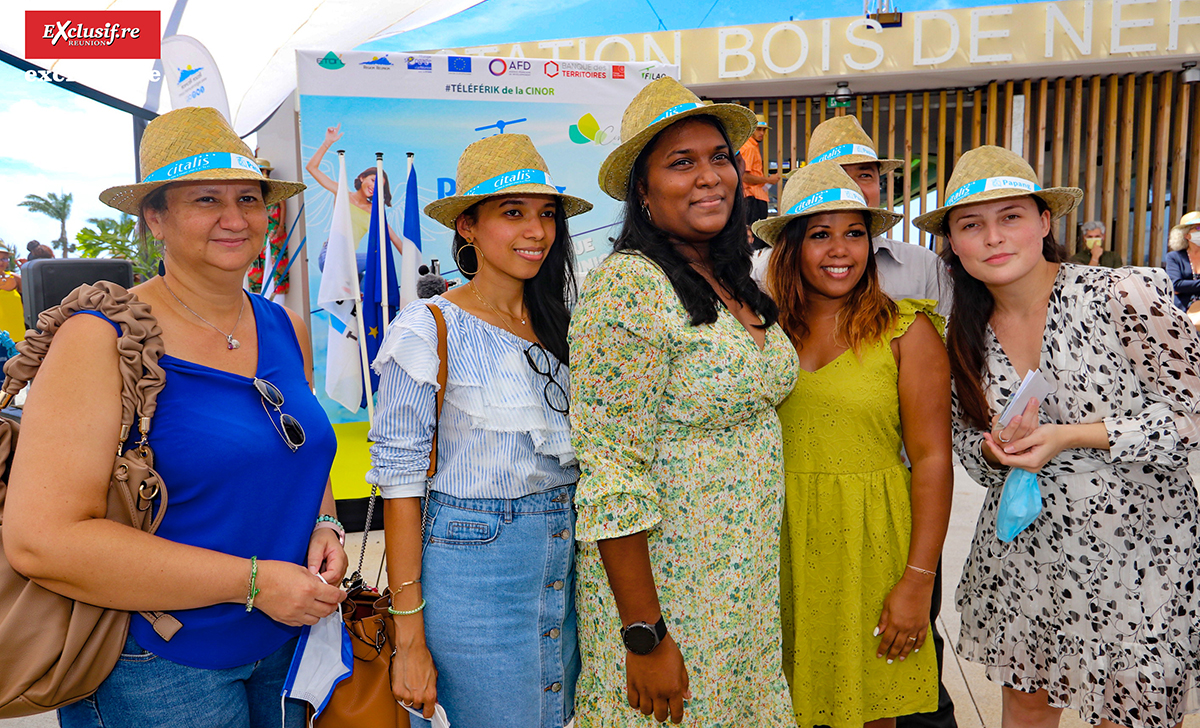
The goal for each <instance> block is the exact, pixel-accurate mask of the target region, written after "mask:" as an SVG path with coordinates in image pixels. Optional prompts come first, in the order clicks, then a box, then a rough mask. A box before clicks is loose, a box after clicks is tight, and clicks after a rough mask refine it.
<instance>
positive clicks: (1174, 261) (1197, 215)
mask: <svg viewBox="0 0 1200 728" xmlns="http://www.w3.org/2000/svg"><path fill="white" fill-rule="evenodd" d="M1167 248H1168V249H1169V252H1168V253H1167V254H1166V255H1165V256H1164V257H1163V267H1164V268H1166V269H1167V277H1168V278H1170V279H1171V287H1172V288H1173V289H1174V293H1175V295H1174V299H1173V300H1174V303H1175V307H1176V308H1178V309H1179V310H1180V311H1185V312H1186V311H1188V310H1190V309H1191V308H1192V305H1193V304H1195V303H1196V302H1197V301H1200V210H1193V211H1192V212H1189V213H1187V214H1186V215H1184V216H1183V217H1181V218H1179V224H1178V225H1176V226H1174V227H1172V228H1171V234H1170V236H1169V237H1168V239H1167Z"/></svg>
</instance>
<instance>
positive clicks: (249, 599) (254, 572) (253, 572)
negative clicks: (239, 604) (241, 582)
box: [246, 556, 259, 612]
mask: <svg viewBox="0 0 1200 728" xmlns="http://www.w3.org/2000/svg"><path fill="white" fill-rule="evenodd" d="M256 581H258V557H257V556H251V557H250V588H249V590H247V592H246V611H247V612H252V611H254V597H256V596H258V592H259V590H258V588H257V587H255V586H254V582H256Z"/></svg>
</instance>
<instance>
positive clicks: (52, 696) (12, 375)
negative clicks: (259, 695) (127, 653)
mask: <svg viewBox="0 0 1200 728" xmlns="http://www.w3.org/2000/svg"><path fill="white" fill-rule="evenodd" d="M85 310H88V311H99V312H100V313H103V314H104V315H105V316H107V317H108V318H109V319H110V320H111V321H113V322H115V323H117V324H119V325H120V326H121V331H122V335H121V336H120V337H119V338H118V339H117V350H118V352H119V354H120V370H121V381H122V387H121V440H120V442H119V443H117V456H116V459H115V461H114V462H113V472H112V478H111V480H110V482H109V488H108V512H107V514H106V516H105V517H106V518H108V519H109V520H112V521H116V522H117V523H121V524H124V525H126V526H131V527H133V528H137V529H140V530H142V531H145V532H147V533H154V531H155V530H156V529H157V528H158V525H159V523H161V522H162V518H163V514H164V513H165V512H166V509H167V490H166V486H165V485H164V484H163V482H162V479H161V478H159V476H158V473H156V472H155V471H154V453H153V452H151V450H150V447H149V445H147V444H146V435H147V434H148V432H149V430H150V421H151V418H153V417H154V408H155V402H156V400H157V397H158V393H159V392H160V391H161V390H162V387H163V383H164V373H163V370H162V367H160V366H159V365H158V358H159V356H160V355H161V354H162V351H163V343H162V336H161V334H162V332H161V330H160V329H159V328H158V322H157V321H156V320H155V319H154V316H153V315H151V313H150V307H149V306H148V305H146V304H144V303H142V302H141V301H139V300H138V299H137V297H136V296H135V295H133V294H132V293H130V292H128V291H126V290H125V289H124V288H122V287H121V286H118V285H116V284H114V283H108V282H102V283H97V284H95V285H85V286H80V287H79V288H77V289H75V290H74V291H73V292H72V293H71V294H70V295H69V296H67V297H66V298H65V299H64V300H63V302H62V304H61V305H59V306H56V307H54V308H51V309H48V310H47V311H45V312H43V313H42V315H41V316H39V317H38V328H39V329H40V330H37V331H33V330H31V331H29V332H27V333H26V336H25V340H24V341H22V342H20V343H18V344H17V351H18V356H16V357H14V358H12V359H9V360H8V363H7V364H5V365H4V373H5V375H6V378H5V381H4V386H3V394H2V395H0V407H4V406H7V405H8V403H9V402H10V401H11V400H12V397H13V396H14V395H15V394H16V393H17V392H19V391H21V388H22V387H24V386H25V383H26V382H28V381H29V380H31V379H33V376H34V374H36V373H37V370H38V367H39V366H40V365H41V363H42V360H43V359H44V358H45V356H46V352H47V351H48V350H49V348H50V342H51V341H52V340H53V339H54V334H55V332H57V331H58V328H59V327H60V326H61V325H62V323H63V322H64V321H66V320H67V319H68V318H70V317H71V315H73V314H75V313H77V312H79V311H85ZM135 425H136V426H137V428H138V431H139V432H140V434H141V441H140V442H139V443H137V444H136V445H135V446H134V447H132V448H130V449H129V450H128V451H126V452H124V453H122V452H120V450H121V449H122V447H123V444H124V442H125V440H126V439H127V437H128V435H129V433H130V432H132V431H133V428H134V426H135ZM18 430H19V428H18V426H17V424H16V423H15V422H13V421H11V420H8V419H3V418H0V462H2V463H3V465H2V472H0V537H2V536H3V523H4V500H5V496H6V495H7V492H8V476H9V472H10V467H11V466H12V455H13V451H14V450H15V449H16V445H17V434H18ZM156 500H157V503H155V501H156ZM0 556H3V554H0ZM141 614H142V615H143V616H144V617H146V619H147V620H149V621H150V623H151V624H153V625H154V629H155V631H157V632H158V633H159V634H160V635H161V636H162V637H163V638H164V639H170V638H171V637H172V636H174V634H175V632H177V631H178V630H179V628H180V626H181V625H180V624H179V621H178V620H176V619H175V618H174V617H172V616H171V615H169V614H163V613H161V612H141ZM128 631H129V612H125V611H121V610H117V609H105V608H103V607H97V606H95V605H92V604H86V603H84V602H80V601H76V600H74V599H69V598H67V597H64V596H62V595H60V594H56V593H55V592H52V591H49V590H48V589H44V588H43V587H41V586H39V585H37V584H35V583H34V582H32V581H30V580H29V579H26V578H25V577H24V576H22V575H21V574H18V573H17V572H15V571H13V569H12V567H11V566H9V563H8V559H7V557H3V558H0V718H14V717H17V716H22V715H32V714H34V713H41V712H45V711H49V710H54V709H56V708H60V707H62V706H64V705H67V704H68V703H72V702H75V701H76V700H81V699H83V698H86V697H87V696H89V695H91V694H92V693H94V692H95V691H96V688H98V687H99V686H100V683H101V682H103V681H104V679H105V678H106V677H108V675H109V673H110V672H112V669H113V666H114V665H116V663H117V658H118V657H120V655H121V650H122V648H123V647H124V646H125V638H126V635H127V633H128Z"/></svg>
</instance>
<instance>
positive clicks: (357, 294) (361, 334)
mask: <svg viewBox="0 0 1200 728" xmlns="http://www.w3.org/2000/svg"><path fill="white" fill-rule="evenodd" d="M337 153H338V163H339V164H341V165H343V166H344V165H345V164H346V150H345V149H339V150H337ZM375 182H376V186H375V189H376V190H378V189H379V185H378V182H379V178H378V177H376V178H375ZM351 277H352V278H353V279H354V326H355V328H357V329H358V354H359V357H358V359H359V361H360V362H361V363H362V375H363V391H364V392H366V393H367V397H366V399H367V421H368V422H370V423H371V424H372V425H374V424H375V402H374V400H373V399H372V397H371V395H372V394H373V392H371V364H370V362H369V361H368V357H367V336H366V332H365V331H364V330H363V314H362V302H363V296H362V288H361V287H359V285H358V268H357V266H356V267H355V270H354V275H353V276H351Z"/></svg>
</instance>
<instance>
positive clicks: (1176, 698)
mask: <svg viewBox="0 0 1200 728" xmlns="http://www.w3.org/2000/svg"><path fill="white" fill-rule="evenodd" d="M1154 273H1155V271H1151V270H1148V269H1139V268H1119V269H1116V270H1110V269H1107V268H1093V267H1089V266H1077V265H1071V264H1063V265H1062V267H1061V269H1060V271H1059V273H1058V277H1057V279H1056V281H1055V284H1054V292H1053V293H1052V294H1051V297H1050V306H1049V310H1048V312H1047V316H1046V329H1045V334H1044V337H1043V339H1042V354H1041V369H1042V372H1043V373H1044V374H1045V375H1046V377H1047V379H1048V380H1049V381H1050V383H1051V385H1052V386H1054V387H1056V391H1055V393H1054V394H1053V395H1051V396H1050V397H1048V398H1047V401H1046V402H1045V403H1043V405H1042V408H1041V417H1040V419H1041V422H1042V423H1049V422H1054V423H1060V424H1076V423H1091V422H1104V423H1105V425H1106V426H1107V428H1108V437H1109V445H1110V449H1109V450H1108V451H1102V450H1091V449H1088V450H1082V449H1075V450H1066V451H1064V452H1062V453H1061V454H1059V455H1058V456H1057V457H1055V458H1054V459H1053V460H1051V461H1050V462H1049V463H1047V464H1046V465H1045V466H1044V467H1043V468H1042V470H1041V471H1040V472H1039V474H1038V477H1039V481H1040V484H1041V491H1042V499H1043V511H1042V513H1041V514H1040V515H1039V516H1038V518H1037V520H1036V521H1034V523H1033V525H1031V526H1030V527H1029V528H1028V529H1026V530H1025V531H1024V532H1023V533H1021V534H1020V535H1018V536H1017V537H1016V539H1015V540H1013V541H1012V542H1011V543H1008V544H1004V543H1002V542H1001V541H1000V540H999V539H998V538H997V537H996V507H997V504H998V503H999V500H1000V490H1001V486H1002V485H1003V483H1004V478H1005V476H1006V475H1007V470H1006V469H993V468H992V467H990V466H989V465H988V464H987V463H986V462H985V461H984V460H983V457H982V455H981V452H980V444H981V442H982V439H983V433H982V432H981V431H979V430H976V429H974V428H972V427H970V426H969V425H967V424H966V423H965V422H964V420H963V418H962V413H961V411H960V410H959V409H958V402H957V398H956V400H955V406H954V447H955V450H956V451H957V453H958V455H959V457H960V458H961V459H962V462H963V465H964V466H965V467H966V468H967V470H968V472H970V474H971V477H973V478H974V479H975V480H976V481H978V482H979V483H981V484H983V485H984V486H987V487H988V489H989V490H988V494H987V497H986V499H985V501H984V506H983V511H982V512H981V513H980V515H979V522H978V523H977V524H976V527H975V537H974V541H973V543H972V544H971V554H970V557H969V558H968V559H967V564H966V568H965V570H964V572H963V577H962V582H961V583H960V584H959V587H958V592H957V595H956V596H957V601H958V609H959V611H960V612H962V632H961V635H960V637H959V644H958V649H959V652H960V653H961V654H962V655H963V656H964V657H965V658H966V659H968V660H971V661H972V662H978V663H982V664H983V665H985V666H986V667H987V674H988V677H989V679H990V680H992V681H993V682H996V683H999V684H1001V685H1004V686H1007V687H1011V688H1016V689H1017V690H1021V691H1024V692H1034V691H1036V690H1038V689H1045V690H1046V691H1047V692H1048V693H1049V696H1050V704H1051V705H1054V706H1058V707H1070V708H1074V709H1076V710H1078V711H1079V713H1080V716H1081V717H1082V718H1083V720H1085V721H1087V722H1089V723H1091V724H1093V725H1095V724H1098V723H1099V722H1100V720H1101V719H1102V718H1103V719H1108V720H1110V721H1112V722H1114V723H1117V724H1119V725H1124V726H1131V727H1132V728H1169V727H1170V726H1173V725H1174V724H1175V723H1177V722H1178V721H1180V720H1182V719H1183V716H1184V714H1186V713H1191V712H1196V711H1198V710H1200V685H1198V684H1197V676H1198V675H1200V671H1198V667H1200V666H1198V661H1200V628H1198V625H1197V618H1198V616H1200V592H1198V591H1197V587H1198V584H1197V580H1196V577H1197V572H1198V571H1200V568H1198V559H1200V542H1198V541H1197V502H1196V501H1197V499H1196V490H1195V487H1194V486H1193V483H1192V479H1191V477H1190V476H1189V475H1188V473H1187V459H1188V453H1189V451H1190V450H1191V449H1193V448H1195V447H1196V445H1197V439H1198V438H1200V415H1197V412H1200V376H1198V375H1197V367H1198V366H1200V336H1198V335H1197V333H1196V330H1195V329H1194V328H1193V327H1192V326H1191V324H1190V323H1189V322H1188V320H1187V319H1186V318H1185V317H1184V316H1183V315H1182V314H1181V313H1180V312H1179V311H1178V310H1177V309H1176V308H1175V307H1174V306H1173V305H1172V304H1171V299H1170V295H1169V293H1167V292H1166V290H1165V281H1157V280H1156V276H1154V275H1152V274H1154ZM1157 273H1158V274H1161V271H1157ZM987 337H988V343H987V347H988V352H987V353H988V358H987V361H988V369H989V375H990V376H989V377H988V378H987V379H986V380H985V386H987V396H988V400H989V402H990V404H991V407H992V410H993V412H999V411H1000V409H1001V407H1002V406H1003V404H1004V403H1005V402H1007V401H1008V398H1009V396H1010V395H1011V394H1012V393H1013V392H1014V391H1015V390H1016V388H1017V386H1018V385H1019V384H1020V381H1021V377H1022V375H1024V372H1021V373H1020V374H1018V373H1017V372H1016V371H1014V369H1013V366H1012V364H1011V363H1010V362H1009V360H1008V357H1007V356H1006V355H1005V354H1004V352H1003V350H1002V349H1001V347H1000V344H999V342H998V341H997V340H996V337H995V335H994V334H993V333H992V331H991V329H990V328H989V329H988V332H987Z"/></svg>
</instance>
